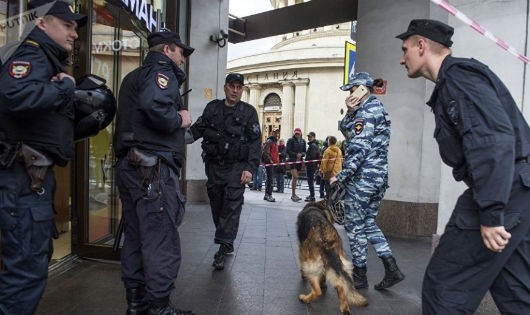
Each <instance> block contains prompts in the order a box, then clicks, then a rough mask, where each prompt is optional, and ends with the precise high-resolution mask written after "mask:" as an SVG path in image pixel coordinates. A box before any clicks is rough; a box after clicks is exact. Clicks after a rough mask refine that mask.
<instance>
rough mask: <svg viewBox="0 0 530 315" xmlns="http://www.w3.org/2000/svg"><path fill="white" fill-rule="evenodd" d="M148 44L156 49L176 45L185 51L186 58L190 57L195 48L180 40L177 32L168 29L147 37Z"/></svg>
mask: <svg viewBox="0 0 530 315" xmlns="http://www.w3.org/2000/svg"><path fill="white" fill-rule="evenodd" d="M147 44H148V45H149V48H151V47H154V46H156V45H160V44H166V45H169V44H174V45H177V46H178V47H180V48H182V49H183V50H184V53H183V55H184V57H189V55H191V53H193V51H194V50H195V48H193V47H190V46H188V45H186V44H184V43H183V42H182V40H180V35H179V34H178V33H176V32H173V31H171V30H169V29H167V28H163V29H161V30H160V31H159V32H153V33H151V34H149V36H148V37H147Z"/></svg>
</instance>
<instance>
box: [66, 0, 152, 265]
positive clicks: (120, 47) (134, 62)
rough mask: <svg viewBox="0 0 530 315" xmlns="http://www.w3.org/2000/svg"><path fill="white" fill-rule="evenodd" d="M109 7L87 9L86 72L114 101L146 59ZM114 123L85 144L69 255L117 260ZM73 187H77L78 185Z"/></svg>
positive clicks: (135, 32) (135, 35)
mask: <svg viewBox="0 0 530 315" xmlns="http://www.w3.org/2000/svg"><path fill="white" fill-rule="evenodd" d="M113 3H115V2H114V1H105V0H99V1H98V0H95V1H93V4H92V14H93V17H92V25H91V27H92V31H91V40H90V42H91V45H90V50H91V53H90V68H89V71H90V73H92V74H95V75H97V76H99V77H102V78H103V79H105V80H106V81H107V83H106V84H107V86H108V87H109V88H110V89H111V90H112V91H113V93H114V95H115V96H116V98H117V97H118V93H119V87H120V84H121V82H122V79H123V78H124V77H125V76H126V75H127V74H128V73H129V72H131V71H132V70H134V69H135V68H137V67H138V66H140V65H141V62H142V60H143V58H144V56H145V54H146V53H147V49H148V47H147V40H146V33H145V31H144V30H143V29H142V28H140V27H138V25H135V24H133V22H132V21H133V20H134V19H133V18H132V16H131V15H130V13H128V12H127V11H125V10H124V9H123V7H121V6H119V4H117V5H115V4H113ZM113 131H114V123H111V124H110V125H109V126H107V128H105V129H104V130H101V131H100V132H99V133H98V134H97V135H96V136H94V137H91V138H89V139H88V140H87V146H86V147H85V152H86V153H87V155H88V160H87V161H86V163H84V168H85V170H84V173H85V174H87V175H88V180H86V179H84V180H83V183H82V185H84V186H85V187H84V189H83V191H84V193H82V196H78V200H80V201H82V203H83V204H84V209H85V211H83V212H82V214H81V216H80V218H79V224H78V229H77V232H78V235H77V239H78V245H77V246H75V250H74V253H75V254H78V255H80V256H89V257H93V258H103V259H119V256H118V252H117V251H115V250H113V246H114V245H115V242H116V236H117V232H118V226H119V220H120V219H121V205H120V202H119V198H118V191H117V187H116V184H115V176H114V169H113V165H114V164H115V158H114V155H113V152H112V135H113ZM78 183H79V182H78Z"/></svg>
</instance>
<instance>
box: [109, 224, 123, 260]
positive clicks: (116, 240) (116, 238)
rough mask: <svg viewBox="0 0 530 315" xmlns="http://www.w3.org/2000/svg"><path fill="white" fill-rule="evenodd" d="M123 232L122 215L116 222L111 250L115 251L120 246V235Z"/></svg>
mask: <svg viewBox="0 0 530 315" xmlns="http://www.w3.org/2000/svg"><path fill="white" fill-rule="evenodd" d="M122 234H123V216H122V217H121V219H120V224H118V229H117V230H116V234H115V235H114V244H112V251H114V252H117V251H118V249H119V248H120V242H121V236H122Z"/></svg>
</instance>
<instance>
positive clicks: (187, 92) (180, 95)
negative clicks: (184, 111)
mask: <svg viewBox="0 0 530 315" xmlns="http://www.w3.org/2000/svg"><path fill="white" fill-rule="evenodd" d="M191 90H193V89H189V90H187V91H186V92H184V93H182V94H181V95H180V97H183V96H184V95H186V94H188V93H189V92H191Z"/></svg>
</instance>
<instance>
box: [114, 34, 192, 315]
mask: <svg viewBox="0 0 530 315" xmlns="http://www.w3.org/2000/svg"><path fill="white" fill-rule="evenodd" d="M147 42H148V45H149V53H148V54H147V56H146V58H145V60H144V63H143V66H141V67H139V68H137V69H136V70H133V71H132V72H131V73H129V74H128V75H127V76H126V77H125V78H124V79H123V82H122V85H121V89H120V95H119V98H118V104H119V106H118V114H117V119H116V131H115V134H114V151H115V153H116V156H117V158H118V163H117V167H116V169H117V186H118V189H119V193H120V199H121V202H122V210H123V220H124V221H123V222H124V243H123V249H122V257H121V264H122V280H123V283H124V286H125V290H126V298H127V304H128V308H127V314H129V315H133V314H134V315H139V314H149V315H181V314H193V312H191V311H182V310H179V309H176V308H174V307H173V306H172V305H171V303H170V300H169V297H170V295H171V291H173V289H174V281H175V279H176V278H177V274H178V271H179V267H180V262H181V248H180V238H179V231H178V227H179V225H180V223H181V222H182V218H183V216H184V203H185V197H184V195H182V193H181V192H180V187H179V170H180V167H181V166H182V163H183V160H184V149H185V147H184V146H185V145H184V131H185V128H187V127H189V126H190V125H191V118H190V115H189V113H188V111H187V110H186V109H184V104H183V102H182V98H181V96H180V93H179V88H180V86H181V84H182V83H183V82H184V80H185V73H184V72H183V71H182V70H181V69H180V67H181V66H182V65H183V64H184V62H185V59H186V58H187V57H188V56H189V55H191V53H192V52H193V50H194V49H193V48H191V47H189V46H187V45H185V44H184V43H182V41H181V40H180V36H179V35H178V34H177V33H175V32H172V31H169V30H164V31H160V32H154V33H151V34H150V35H149V36H148V38H147Z"/></svg>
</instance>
